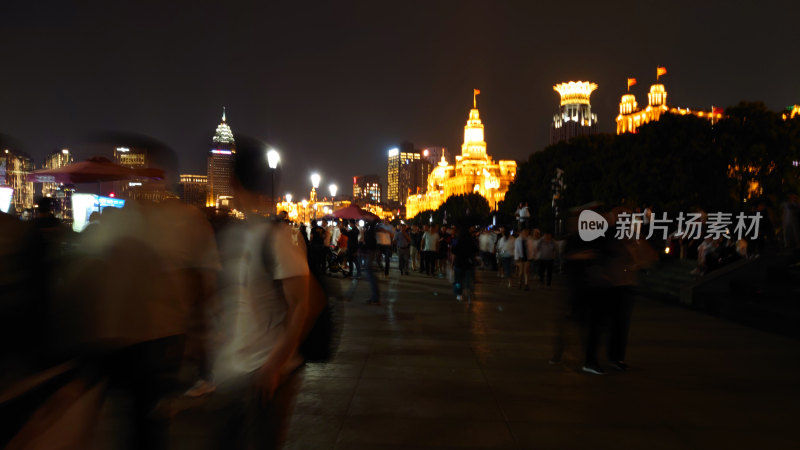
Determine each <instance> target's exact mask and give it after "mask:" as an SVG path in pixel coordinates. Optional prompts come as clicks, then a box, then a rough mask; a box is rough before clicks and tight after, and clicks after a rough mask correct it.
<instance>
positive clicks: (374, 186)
mask: <svg viewBox="0 0 800 450" xmlns="http://www.w3.org/2000/svg"><path fill="white" fill-rule="evenodd" d="M380 201H381V179H380V178H379V177H378V176H377V175H362V176H360V177H353V202H355V203H356V204H359V205H365V204H367V203H370V204H376V203H380Z"/></svg>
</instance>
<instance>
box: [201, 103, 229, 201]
mask: <svg viewBox="0 0 800 450" xmlns="http://www.w3.org/2000/svg"><path fill="white" fill-rule="evenodd" d="M212 143H213V147H212V149H211V151H210V152H209V154H208V174H207V176H208V198H207V199H206V205H208V206H216V205H217V204H218V203H219V201H220V197H227V198H230V197H232V196H233V189H232V188H231V176H232V175H233V159H234V157H235V156H236V141H235V140H234V139H233V131H231V127H230V126H228V122H227V120H226V117H225V108H223V109H222V122H221V123H220V124H219V125H218V126H217V130H216V132H215V133H214V138H213V139H212Z"/></svg>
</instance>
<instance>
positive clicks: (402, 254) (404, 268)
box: [397, 247, 411, 275]
mask: <svg viewBox="0 0 800 450" xmlns="http://www.w3.org/2000/svg"><path fill="white" fill-rule="evenodd" d="M410 254H411V251H410V250H409V248H408V247H397V258H398V259H399V260H400V275H402V274H407V273H408V257H409V255H410Z"/></svg>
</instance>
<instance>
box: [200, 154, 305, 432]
mask: <svg viewBox="0 0 800 450" xmlns="http://www.w3.org/2000/svg"><path fill="white" fill-rule="evenodd" d="M236 156H237V159H236V161H235V162H234V173H235V177H234V178H233V179H232V182H231V185H232V187H233V191H234V199H235V200H234V201H235V202H236V203H237V209H239V210H240V211H243V212H244V213H245V215H246V217H247V219H246V220H244V221H242V222H239V223H235V224H232V225H231V226H229V227H228V228H227V229H225V230H223V231H222V232H221V235H220V239H219V241H220V257H221V260H222V274H221V276H220V283H219V284H220V300H221V302H222V311H223V312H222V314H221V320H220V330H219V331H220V333H219V334H220V335H221V336H222V342H221V344H220V346H219V349H218V351H217V355H216V358H215V366H214V376H215V381H216V383H217V386H218V388H217V390H218V398H220V399H222V400H221V401H222V402H223V403H226V404H227V407H228V408H227V409H228V412H229V413H230V414H231V415H234V416H237V415H238V416H241V417H238V419H239V420H233V421H231V422H230V423H235V424H237V425H236V427H235V429H229V430H226V431H225V432H224V433H223V434H224V436H223V440H226V441H225V442H226V443H225V446H226V447H228V448H235V447H237V446H239V445H241V446H242V447H244V448H251V446H256V447H257V448H277V447H278V446H279V445H280V441H281V438H282V436H281V435H282V433H283V432H284V431H285V430H284V429H283V428H284V427H283V426H282V419H283V418H284V417H285V416H286V414H287V411H286V410H285V408H286V406H287V405H288V404H289V403H291V397H292V396H293V392H291V390H287V389H283V390H281V391H279V392H277V393H276V391H278V387H279V386H280V385H281V384H282V383H283V382H284V381H286V380H287V379H288V378H289V375H290V374H291V373H292V372H293V371H294V370H295V369H296V368H297V367H298V366H300V365H301V364H302V362H303V360H302V358H301V357H300V355H299V354H298V347H299V345H300V342H301V339H302V337H303V335H304V333H305V332H307V327H308V324H309V323H313V317H311V312H312V311H311V310H312V309H314V306H312V305H311V303H310V298H311V297H310V290H311V289H313V284H312V283H313V282H312V278H311V276H310V271H309V268H308V262H307V257H306V247H305V242H304V240H303V238H302V236H301V235H300V234H299V232H297V231H295V230H293V229H291V228H290V227H288V226H287V225H285V224H283V223H277V222H268V221H267V220H266V219H264V218H263V217H262V216H260V215H258V214H257V213H256V209H257V208H258V207H259V205H261V204H262V196H263V192H265V191H266V192H269V191H268V189H267V190H264V189H262V188H263V186H262V185H261V183H262V182H263V179H269V177H268V176H263V174H262V173H260V171H261V170H263V168H261V166H263V164H258V162H259V161H260V160H261V159H262V158H263V154H262V152H261V151H259V150H258V149H255V150H252V151H251V150H248V149H240V150H239V152H238V153H237V155H236ZM251 160H254V161H251ZM317 312H318V311H317ZM226 400H227V402H226ZM227 419H228V420H230V418H227Z"/></svg>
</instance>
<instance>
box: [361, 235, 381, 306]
mask: <svg viewBox="0 0 800 450" xmlns="http://www.w3.org/2000/svg"><path fill="white" fill-rule="evenodd" d="M378 223H379V222H378V221H373V222H368V223H367V224H366V225H365V227H364V247H363V248H362V256H363V259H364V269H365V271H366V275H367V281H368V282H369V287H370V297H369V300H367V303H369V304H370V305H377V304H379V303H380V302H381V299H380V292H379V291H378V280H377V278H376V277H375V264H376V258H377V257H378V240H377V236H376V234H377V227H378Z"/></svg>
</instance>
